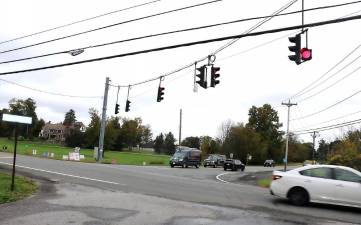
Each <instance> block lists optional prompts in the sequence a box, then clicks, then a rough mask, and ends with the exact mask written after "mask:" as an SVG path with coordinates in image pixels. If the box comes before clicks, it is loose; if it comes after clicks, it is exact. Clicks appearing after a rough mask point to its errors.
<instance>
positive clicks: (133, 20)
mask: <svg viewBox="0 0 361 225" xmlns="http://www.w3.org/2000/svg"><path fill="white" fill-rule="evenodd" d="M220 1H223V0H213V1H209V2H203V3H199V4H195V5H190V6H186V7H182V8H177V9H172V10H169V11H164V12H161V13H156V14H152V15H148V16H143V17H139V18H135V19H130V20H126V21H122V22H119V23H114V24H110V25H107V26H103V27H98V28H95V29H91V30H87V31H83V32H79V33H75V34H71V35H67V36H62V37H58V38H54V39H51V40H47V41H42V42H38V43H35V44H31V45H26V46H22V47H18V48H13V49H9V50H5V51H1V52H0V54H3V53H7V52H13V51H17V50H21V49H25V48H30V47H34V46H38V45H42V44H47V43H50V42H54V41H59V40H63V39H66V38H70V37H75V36H79V35H82V34H87V33H91V32H94V31H99V30H103V29H107V28H110V27H114V26H119V25H122V24H126V23H131V22H135V21H139V20H144V19H149V18H152V17H157V16H161V15H165V14H170V13H174V12H179V11H182V10H186V9H191V8H195V7H199V6H204V5H208V4H212V3H216V2H220Z"/></svg>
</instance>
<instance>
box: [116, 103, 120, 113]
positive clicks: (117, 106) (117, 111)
mask: <svg viewBox="0 0 361 225" xmlns="http://www.w3.org/2000/svg"><path fill="white" fill-rule="evenodd" d="M118 113H119V104H118V103H117V104H115V114H118Z"/></svg>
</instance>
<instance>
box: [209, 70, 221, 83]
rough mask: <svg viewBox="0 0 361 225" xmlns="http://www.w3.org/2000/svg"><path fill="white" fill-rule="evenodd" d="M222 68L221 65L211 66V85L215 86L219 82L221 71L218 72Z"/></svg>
mask: <svg viewBox="0 0 361 225" xmlns="http://www.w3.org/2000/svg"><path fill="white" fill-rule="evenodd" d="M220 69H221V68H220V67H214V66H212V68H211V87H215V86H216V85H217V84H219V80H217V79H218V78H219V76H220V74H219V73H217V72H218V71H219V70H220Z"/></svg>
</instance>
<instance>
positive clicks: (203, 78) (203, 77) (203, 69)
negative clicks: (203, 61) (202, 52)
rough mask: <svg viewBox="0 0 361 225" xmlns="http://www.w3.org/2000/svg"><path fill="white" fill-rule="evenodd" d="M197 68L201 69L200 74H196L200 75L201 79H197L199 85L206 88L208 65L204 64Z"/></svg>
mask: <svg viewBox="0 0 361 225" xmlns="http://www.w3.org/2000/svg"><path fill="white" fill-rule="evenodd" d="M197 70H198V71H199V74H197V75H196V76H197V77H199V80H198V81H196V83H197V84H199V86H201V87H202V88H204V89H206V88H207V67H206V66H205V65H204V66H201V67H199V68H197Z"/></svg>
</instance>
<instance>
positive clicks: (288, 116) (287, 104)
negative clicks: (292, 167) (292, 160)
mask: <svg viewBox="0 0 361 225" xmlns="http://www.w3.org/2000/svg"><path fill="white" fill-rule="evenodd" d="M282 105H286V106H287V107H288V111H287V134H286V152H285V158H284V159H283V161H284V163H285V167H284V171H286V170H287V163H288V139H289V136H290V108H291V106H293V105H297V103H291V100H290V99H288V102H286V103H284V102H282Z"/></svg>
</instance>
